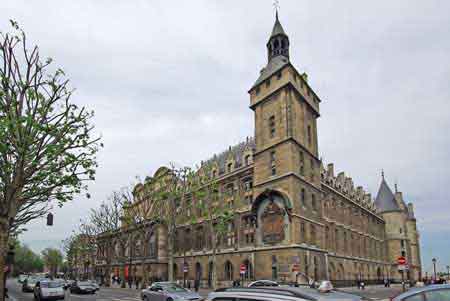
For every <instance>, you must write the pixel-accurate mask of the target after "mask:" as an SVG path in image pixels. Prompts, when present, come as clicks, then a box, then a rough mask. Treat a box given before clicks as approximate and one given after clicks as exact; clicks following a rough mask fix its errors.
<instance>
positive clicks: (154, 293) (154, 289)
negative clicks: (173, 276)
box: [141, 282, 203, 301]
mask: <svg viewBox="0 0 450 301" xmlns="http://www.w3.org/2000/svg"><path fill="white" fill-rule="evenodd" d="M141 299H142V300H144V301H181V300H190V301H196V300H203V298H202V297H201V296H200V295H199V294H197V293H196V292H191V291H190V290H188V289H185V288H183V287H181V286H179V285H178V284H176V283H174V282H155V283H153V284H152V285H151V286H150V287H149V288H147V289H144V290H142V291H141Z"/></svg>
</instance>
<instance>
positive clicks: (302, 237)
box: [300, 222, 306, 242]
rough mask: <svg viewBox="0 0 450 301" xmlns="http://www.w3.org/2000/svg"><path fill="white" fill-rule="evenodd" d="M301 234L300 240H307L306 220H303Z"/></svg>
mask: <svg viewBox="0 0 450 301" xmlns="http://www.w3.org/2000/svg"><path fill="white" fill-rule="evenodd" d="M300 236H301V237H300V241H301V242H305V241H306V226H305V223H304V222H302V223H301V224H300Z"/></svg>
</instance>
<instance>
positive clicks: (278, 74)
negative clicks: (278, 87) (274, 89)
mask: <svg viewBox="0 0 450 301" xmlns="http://www.w3.org/2000/svg"><path fill="white" fill-rule="evenodd" d="M280 78H281V71H280V72H278V73H277V79H280Z"/></svg>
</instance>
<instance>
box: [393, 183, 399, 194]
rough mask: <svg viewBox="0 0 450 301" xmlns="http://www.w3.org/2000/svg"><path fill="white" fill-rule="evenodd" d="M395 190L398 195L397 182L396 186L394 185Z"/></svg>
mask: <svg viewBox="0 0 450 301" xmlns="http://www.w3.org/2000/svg"><path fill="white" fill-rule="evenodd" d="M394 189H395V193H397V192H398V187H397V182H395V184H394Z"/></svg>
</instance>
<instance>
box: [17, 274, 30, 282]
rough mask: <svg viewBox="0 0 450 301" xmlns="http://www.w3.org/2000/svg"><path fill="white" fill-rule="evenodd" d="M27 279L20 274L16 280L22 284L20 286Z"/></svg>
mask: <svg viewBox="0 0 450 301" xmlns="http://www.w3.org/2000/svg"><path fill="white" fill-rule="evenodd" d="M27 278H28V275H25V274H21V275H19V277H18V278H17V281H18V282H19V283H22V284H23V282H24V281H25V279H27Z"/></svg>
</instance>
